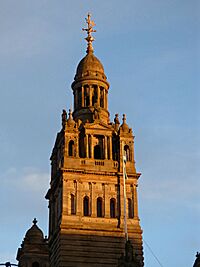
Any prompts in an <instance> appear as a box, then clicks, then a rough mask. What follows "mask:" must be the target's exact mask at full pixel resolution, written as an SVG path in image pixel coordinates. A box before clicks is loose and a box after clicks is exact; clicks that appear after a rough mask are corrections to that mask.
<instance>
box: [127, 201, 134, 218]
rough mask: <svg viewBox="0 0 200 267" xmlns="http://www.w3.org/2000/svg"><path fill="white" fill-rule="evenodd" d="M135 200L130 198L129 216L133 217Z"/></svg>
mask: <svg viewBox="0 0 200 267" xmlns="http://www.w3.org/2000/svg"><path fill="white" fill-rule="evenodd" d="M133 215H134V214H133V200H132V199H130V198H128V217H129V218H133Z"/></svg>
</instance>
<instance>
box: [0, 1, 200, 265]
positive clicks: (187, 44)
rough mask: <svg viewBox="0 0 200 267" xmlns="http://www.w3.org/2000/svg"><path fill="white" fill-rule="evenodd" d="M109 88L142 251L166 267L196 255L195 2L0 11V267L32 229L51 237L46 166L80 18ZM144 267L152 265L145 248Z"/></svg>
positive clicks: (198, 98)
mask: <svg viewBox="0 0 200 267" xmlns="http://www.w3.org/2000/svg"><path fill="white" fill-rule="evenodd" d="M88 11H90V12H91V13H92V14H93V18H94V20H95V22H96V24H97V26H96V30H97V33H96V34H95V38H96V41H95V42H94V49H95V54H96V56H97V57H98V58H99V59H100V60H101V62H102V63H103V65H104V68H105V73H106V75H107V77H108V80H109V82H110V85H111V86H110V91H109V111H110V113H111V120H113V117H114V114H115V113H119V114H120V118H122V114H123V113H126V115H127V122H128V124H129V125H130V126H131V127H132V128H133V132H134V134H135V136H136V137H135V156H136V167H137V170H138V172H141V173H142V176H141V179H140V183H139V213H140V218H141V225H142V228H143V230H144V234H143V237H144V240H145V241H146V242H147V243H148V245H150V247H151V248H152V249H153V251H154V253H155V254H156V255H157V257H158V258H159V260H160V262H161V263H162V265H163V266H165V267H169V266H170V267H179V266H181V267H187V266H192V264H193V262H194V258H195V253H196V251H197V250H200V226H199V225H200V193H199V188H200V179H199V177H200V169H199V161H200V93H199V85H200V80H199V67H200V51H199V45H200V32H199V25H200V21H199V20H200V19H199V13H200V2H199V1H197V0H193V1H186V0H165V1H162V0H160V1H159V0H154V1H153V0H140V1H139V0H132V1H131V0H130V1H129V0H127V1H118V0H115V1H114V0H107V1H105V0H101V1H97V0H93V1H81V0H77V1H67V0H66V1H62V0H60V1H52V0H40V1H39V0H34V1H30V0H26V1H25V0H20V1H12V0H1V2H0V34H1V42H0V58H1V60H0V73H1V75H0V122H1V127H0V162H1V163H0V166H1V173H0V181H1V187H0V213H1V219H0V262H5V261H7V260H9V261H12V262H15V255H16V251H17V248H18V247H19V246H20V244H21V242H22V239H23V237H24V235H25V232H26V230H27V229H28V228H29V227H30V226H31V222H32V220H33V218H34V217H37V219H38V221H39V225H40V227H41V228H42V229H43V230H44V232H45V234H47V233H48V210H47V203H46V201H45V199H44V195H45V193H46V191H47V189H48V186H49V179H50V175H49V173H50V162H49V157H50V154H51V150H52V147H53V144H54V141H55V136H56V133H57V132H58V131H59V130H60V126H61V120H60V116H61V111H62V109H63V108H66V109H69V108H70V106H71V103H72V92H71V88H70V86H71V83H72V81H73V78H74V75H75V70H76V66H77V64H78V62H79V61H80V59H81V58H82V57H83V56H84V55H85V50H86V43H85V41H84V37H85V34H84V33H83V32H82V31H81V28H82V27H83V26H84V18H85V17H86V14H87V12H88ZM144 251H145V266H147V267H156V266H159V264H158V263H157V262H156V260H155V259H154V257H153V256H152V255H151V253H150V251H149V250H148V248H147V246H146V245H145V244H144Z"/></svg>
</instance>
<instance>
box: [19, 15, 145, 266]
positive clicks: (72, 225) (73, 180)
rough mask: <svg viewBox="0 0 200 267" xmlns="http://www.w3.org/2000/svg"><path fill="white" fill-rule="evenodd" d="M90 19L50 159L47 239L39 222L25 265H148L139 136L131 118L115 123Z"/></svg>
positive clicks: (28, 239) (26, 244)
mask: <svg viewBox="0 0 200 267" xmlns="http://www.w3.org/2000/svg"><path fill="white" fill-rule="evenodd" d="M86 22H87V28H86V29H83V30H85V31H86V33H87V37H86V38H85V39H86V41H87V54H86V56H85V57H84V58H83V59H82V60H81V61H80V62H79V64H78V67H77V70H76V74H75V78H74V81H73V83H72V91H73V96H74V110H73V111H71V110H69V113H68V114H67V112H66V111H65V110H63V112H62V128H61V130H60V132H59V133H58V134H57V137H56V142H55V145H54V148H53V151H52V155H51V182H50V189H49V190H48V192H47V194H46V199H47V200H48V201H49V236H48V238H44V237H43V233H42V231H41V230H40V229H39V227H38V226H37V221H36V220H34V222H33V226H32V227H31V228H30V229H29V230H28V232H27V233H26V236H25V238H24V241H23V242H22V245H21V248H20V249H19V250H18V255H17V259H18V261H19V264H20V266H21V267H47V266H50V267H68V266H69V267H89V266H90V267H94V266H96V267H98V266H99V267H101V266H102V267H104V266H107V267H111V266H116V267H117V266H134V267H142V266H144V263H143V247H142V230H141V227H140V221H139V217H138V199H137V185H138V179H139V177H140V173H137V172H136V168H135V161H134V136H133V132H132V129H131V128H129V126H128V124H127V122H126V116H125V115H123V118H122V122H121V123H120V121H119V118H118V114H116V115H115V118H114V122H111V121H110V116H109V111H108V93H109V83H108V81H107V77H106V75H105V73H104V68H103V65H102V63H101V62H100V60H99V59H98V58H97V57H96V56H95V55H94V52H93V46H92V42H93V41H94V38H93V36H92V33H93V32H94V31H95V30H94V26H95V24H94V22H93V21H91V17H90V14H88V17H87V19H86Z"/></svg>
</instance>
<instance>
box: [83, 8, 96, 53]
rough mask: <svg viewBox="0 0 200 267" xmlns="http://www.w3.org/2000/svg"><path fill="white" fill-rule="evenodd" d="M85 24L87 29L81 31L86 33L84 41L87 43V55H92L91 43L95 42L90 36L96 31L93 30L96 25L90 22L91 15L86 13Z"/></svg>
mask: <svg viewBox="0 0 200 267" xmlns="http://www.w3.org/2000/svg"><path fill="white" fill-rule="evenodd" d="M85 20H86V23H87V25H88V26H87V28H82V30H83V31H86V32H87V37H86V38H85V40H86V41H87V43H88V44H87V50H86V52H87V54H89V53H93V51H94V49H93V46H92V42H93V41H94V40H95V39H94V37H93V36H92V32H96V30H94V29H93V27H94V26H96V24H95V23H94V21H93V20H91V14H90V13H88V15H87V18H85Z"/></svg>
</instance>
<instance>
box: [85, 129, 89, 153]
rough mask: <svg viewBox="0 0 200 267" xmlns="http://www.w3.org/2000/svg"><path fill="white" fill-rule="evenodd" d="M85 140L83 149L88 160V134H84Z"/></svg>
mask: <svg viewBox="0 0 200 267" xmlns="http://www.w3.org/2000/svg"><path fill="white" fill-rule="evenodd" d="M85 139H86V145H85V146H86V147H85V148H86V158H88V156H89V155H88V134H86V138H85Z"/></svg>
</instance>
